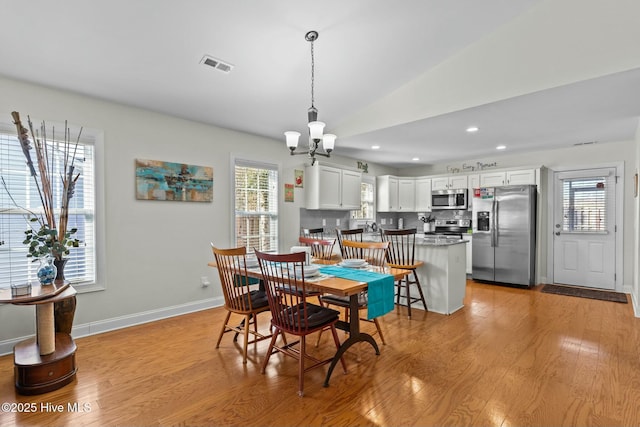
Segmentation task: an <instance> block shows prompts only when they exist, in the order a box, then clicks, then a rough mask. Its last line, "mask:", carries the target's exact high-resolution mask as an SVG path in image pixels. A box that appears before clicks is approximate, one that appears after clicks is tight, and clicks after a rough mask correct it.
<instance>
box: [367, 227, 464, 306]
mask: <svg viewBox="0 0 640 427" xmlns="http://www.w3.org/2000/svg"><path fill="white" fill-rule="evenodd" d="M363 240H371V241H380V235H379V234H376V233H366V234H365V235H364V237H363ZM467 243H468V242H467V241H465V240H461V239H457V238H451V237H449V236H444V235H430V236H424V235H423V234H420V233H419V234H417V235H416V250H415V259H416V261H422V262H423V263H424V264H423V265H422V266H420V267H419V268H418V269H417V270H416V273H417V274H418V279H419V280H420V285H421V286H422V290H423V292H424V296H425V299H426V300H427V307H428V309H429V311H433V312H434V313H440V314H451V313H453V312H455V311H457V310H459V309H461V308H462V307H463V306H464V304H463V300H464V296H465V289H466V286H467V274H466V271H467V248H466V244H467ZM413 293H417V290H415V287H414V290H413V291H412V295H413ZM402 302H403V299H402V298H401V299H400V303H401V304H402ZM414 307H415V308H419V309H422V310H424V307H423V305H422V303H421V302H416V303H412V304H411V308H414Z"/></svg>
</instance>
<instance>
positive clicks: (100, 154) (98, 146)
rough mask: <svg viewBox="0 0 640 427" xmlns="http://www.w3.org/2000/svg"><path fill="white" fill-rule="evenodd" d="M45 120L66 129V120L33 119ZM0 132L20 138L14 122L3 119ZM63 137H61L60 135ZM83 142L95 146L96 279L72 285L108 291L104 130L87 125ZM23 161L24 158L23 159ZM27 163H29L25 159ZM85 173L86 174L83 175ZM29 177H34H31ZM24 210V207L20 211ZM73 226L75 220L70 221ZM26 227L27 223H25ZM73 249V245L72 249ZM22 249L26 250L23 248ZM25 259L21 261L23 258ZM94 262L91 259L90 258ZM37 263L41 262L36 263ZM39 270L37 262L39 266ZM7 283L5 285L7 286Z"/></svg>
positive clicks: (94, 217)
mask: <svg viewBox="0 0 640 427" xmlns="http://www.w3.org/2000/svg"><path fill="white" fill-rule="evenodd" d="M42 121H44V122H45V123H46V126H47V129H49V128H50V127H51V128H53V127H55V128H56V129H64V128H65V123H61V122H55V121H51V120H42V119H32V122H33V123H34V124H36V123H40V122H42ZM67 127H69V128H70V129H79V128H80V127H81V126H80V125H75V124H68V125H67ZM0 134H3V135H8V136H9V137H10V138H16V137H17V136H16V128H15V125H14V124H12V123H7V122H0ZM73 138H75V136H73V135H72V140H73V141H72V142H74V143H75V139H73ZM56 139H59V138H56ZM80 143H81V144H83V145H90V146H92V147H93V165H92V170H93V209H89V211H88V212H89V213H90V215H92V216H93V248H92V250H93V255H92V257H93V263H92V264H93V280H84V281H73V282H72V283H71V285H72V286H73V287H74V288H75V289H76V291H77V292H79V293H83V292H91V291H98V290H104V289H105V288H106V286H105V285H104V280H103V277H104V268H105V260H104V253H105V251H104V248H105V242H104V238H105V235H106V232H105V228H104V221H103V218H104V205H105V204H104V190H103V185H104V184H103V183H104V132H103V131H102V130H99V129H94V128H87V127H83V130H82V135H81V138H80ZM32 158H33V159H34V162H35V153H34V152H33V144H32ZM21 160H22V161H23V158H21ZM25 165H26V162H25ZM83 176H84V174H83ZM29 179H30V180H32V179H33V178H32V177H30V176H29ZM0 191H2V192H4V194H5V195H6V190H5V189H4V188H0ZM20 211H21V212H23V211H22V210H20ZM14 213H15V214H20V215H22V213H18V212H14ZM70 225H71V223H70ZM25 229H26V226H25ZM71 251H73V248H72V249H71ZM21 252H22V251H21ZM24 254H25V259H26V260H28V261H27V262H31V258H27V257H26V247H25V249H24ZM20 262H21V260H20ZM89 262H91V261H89ZM35 264H37V262H36V263H35ZM36 269H37V265H36ZM29 280H30V281H31V282H32V283H33V282H34V280H35V281H37V279H36V278H35V276H30V277H29ZM4 285H5V284H3V285H2V286H4Z"/></svg>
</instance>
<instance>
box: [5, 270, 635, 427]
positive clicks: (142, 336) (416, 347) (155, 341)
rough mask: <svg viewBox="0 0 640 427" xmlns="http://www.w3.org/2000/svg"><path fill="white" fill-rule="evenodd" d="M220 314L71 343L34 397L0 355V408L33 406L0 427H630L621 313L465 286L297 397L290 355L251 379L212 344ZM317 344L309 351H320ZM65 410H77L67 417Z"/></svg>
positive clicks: (232, 352) (631, 336) (259, 349)
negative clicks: (448, 310)
mask: <svg viewBox="0 0 640 427" xmlns="http://www.w3.org/2000/svg"><path fill="white" fill-rule="evenodd" d="M265 314H266V315H265ZM223 316H224V309H223V308H217V309H212V310H206V311H202V312H199V313H194V314H189V315H185V316H180V317H176V318H172V319H167V320H162V321H158V322H154V323H149V324H146V325H141V326H136V327H131V328H127V329H123V330H119V331H114V332H109V333H104V334H100V335H95V336H91V337H86V338H80V339H78V340H77V345H78V352H77V364H78V367H79V370H78V374H77V379H76V380H75V381H74V382H73V383H72V384H69V385H67V386H65V387H64V388H62V389H60V390H57V391H54V392H51V393H47V394H42V395H39V396H20V395H17V394H16V393H15V391H14V386H13V381H14V378H13V358H12V356H11V355H9V356H4V357H1V358H0V402H8V403H35V404H36V407H37V410H36V411H35V412H32V413H11V412H9V413H7V412H0V425H2V426H12V425H24V426H28V425H38V426H49V425H51V426H54V425H55V426H57V425H71V426H75V425H92V426H115V425H119V426H129V425H135V426H158V425H160V426H195V425H203V426H204V425H206V426H289V425H291V426H320V425H322V426H503V427H507V426H565V425H566V426H569V425H576V426H623V425H624V426H638V425H640V319H638V318H634V317H633V310H632V307H631V304H620V303H613V302H605V301H595V300H589V299H583V298H576V297H568V296H559V295H551V294H543V293H541V292H539V289H538V288H536V289H532V290H524V289H516V288H509V287H501V286H492V285H486V284H477V283H473V282H469V283H468V285H467V294H466V299H465V307H464V309H462V310H460V311H458V312H456V313H454V314H453V315H451V316H443V315H439V314H435V313H425V312H423V311H419V310H416V311H415V312H414V318H413V319H412V320H408V319H407V317H406V315H404V310H401V311H400V312H398V311H394V312H392V313H390V314H387V315H386V316H384V317H383V319H382V327H383V330H384V332H385V338H386V339H387V341H388V344H387V345H386V346H380V348H381V354H380V356H375V354H374V352H373V349H372V348H371V347H370V346H368V345H367V344H364V345H362V346H361V348H360V355H361V361H360V362H357V360H356V352H355V351H350V352H349V353H347V363H348V368H349V372H348V373H347V374H346V375H345V374H343V373H342V371H341V369H336V370H335V371H334V373H333V377H332V379H331V385H330V386H329V387H328V388H324V387H322V383H323V379H324V374H325V372H326V367H323V368H320V369H316V370H314V371H310V372H308V373H307V374H306V377H305V396H304V397H303V398H299V397H298V396H297V393H296V392H297V366H296V362H295V361H294V360H293V359H291V358H286V359H285V358H284V356H283V355H274V356H273V357H272V358H271V361H270V364H269V366H268V368H267V372H266V374H265V375H262V374H260V362H261V361H262V360H263V357H264V351H265V349H266V347H267V345H268V341H263V342H261V343H259V344H257V345H255V346H251V347H250V351H249V359H250V360H249V361H248V363H247V364H246V365H243V364H242V356H241V349H240V345H239V344H234V343H233V342H232V337H231V335H230V334H227V335H226V336H225V337H224V338H223V341H222V345H221V347H220V349H218V350H216V349H215V348H214V347H215V340H216V338H217V334H218V331H219V328H220V322H221V321H222V319H223ZM268 318H269V315H268V313H264V314H263V315H262V320H263V323H262V327H263V329H266V328H267V321H268ZM366 327H369V325H367V326H366ZM340 337H341V339H342V338H343V337H344V335H343V334H342V332H340ZM329 339H330V334H324V335H323V338H322V343H321V346H320V348H319V349H318V350H317V351H318V352H320V353H323V354H330V353H332V352H333V350H332V348H331V347H330V342H329ZM76 403H77V404H78V405H79V406H78V408H84V409H86V411H82V412H81V411H78V412H73V411H69V408H68V405H69V404H71V405H74V404H76ZM56 405H62V407H63V408H64V409H63V410H62V412H52V410H51V409H52V408H55V407H56ZM85 405H86V406H85ZM47 408H49V409H47Z"/></svg>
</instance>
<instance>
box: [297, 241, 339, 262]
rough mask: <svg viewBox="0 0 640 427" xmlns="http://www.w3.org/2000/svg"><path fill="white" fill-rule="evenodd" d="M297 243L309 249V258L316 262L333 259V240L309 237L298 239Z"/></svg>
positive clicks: (334, 242)
mask: <svg viewBox="0 0 640 427" xmlns="http://www.w3.org/2000/svg"><path fill="white" fill-rule="evenodd" d="M298 241H299V242H300V243H301V244H303V245H305V246H309V247H311V256H312V257H314V258H315V259H317V260H324V261H331V260H332V259H333V247H334V246H335V244H336V241H335V240H334V239H314V238H311V237H298Z"/></svg>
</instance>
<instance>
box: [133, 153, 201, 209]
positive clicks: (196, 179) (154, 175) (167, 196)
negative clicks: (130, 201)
mask: <svg viewBox="0 0 640 427" xmlns="http://www.w3.org/2000/svg"><path fill="white" fill-rule="evenodd" d="M135 167H136V199H138V200H171V201H179V202H211V201H213V168H211V167H208V166H195V165H188V164H184V163H172V162H165V161H161V160H143V159H136V163H135Z"/></svg>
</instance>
